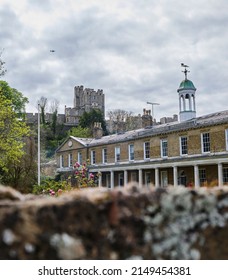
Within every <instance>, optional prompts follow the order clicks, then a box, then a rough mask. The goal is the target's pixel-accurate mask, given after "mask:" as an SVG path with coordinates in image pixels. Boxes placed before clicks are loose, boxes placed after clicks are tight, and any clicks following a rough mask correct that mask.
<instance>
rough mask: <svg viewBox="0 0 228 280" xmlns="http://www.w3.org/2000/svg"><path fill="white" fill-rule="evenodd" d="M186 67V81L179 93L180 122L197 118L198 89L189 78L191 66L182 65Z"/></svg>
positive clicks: (181, 85)
mask: <svg viewBox="0 0 228 280" xmlns="http://www.w3.org/2000/svg"><path fill="white" fill-rule="evenodd" d="M181 66H182V67H184V71H182V72H183V73H184V74H185V79H184V80H183V81H182V82H181V83H180V86H179V88H178V89H177V92H178V93H179V116H180V118H179V119H180V121H181V122H183V121H187V120H190V119H193V118H195V117H196V103H195V92H196V88H195V86H194V84H193V82H192V81H190V80H189V79H188V78H187V74H188V72H190V71H188V70H187V68H188V67H189V66H187V65H185V64H184V63H181Z"/></svg>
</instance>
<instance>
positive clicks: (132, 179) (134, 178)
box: [131, 172, 137, 182]
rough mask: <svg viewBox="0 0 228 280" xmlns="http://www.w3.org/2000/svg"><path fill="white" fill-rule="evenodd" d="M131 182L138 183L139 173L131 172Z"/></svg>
mask: <svg viewBox="0 0 228 280" xmlns="http://www.w3.org/2000/svg"><path fill="white" fill-rule="evenodd" d="M131 182H137V173H136V172H131Z"/></svg>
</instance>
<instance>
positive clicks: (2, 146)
mask: <svg viewBox="0 0 228 280" xmlns="http://www.w3.org/2000/svg"><path fill="white" fill-rule="evenodd" d="M28 135H29V128H28V127H27V125H26V124H25V122H23V121H21V120H20V119H18V116H17V114H16V112H15V110H14V105H13V102H12V101H11V100H9V99H7V98H6V96H5V94H4V93H3V92H2V90H1V88H0V168H1V169H2V170H4V171H5V172H8V171H9V170H10V166H9V162H12V161H16V162H19V161H20V159H21V157H22V156H23V154H24V150H23V147H24V137H26V136H28Z"/></svg>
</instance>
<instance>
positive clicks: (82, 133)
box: [67, 126, 91, 138]
mask: <svg viewBox="0 0 228 280" xmlns="http://www.w3.org/2000/svg"><path fill="white" fill-rule="evenodd" d="M67 134H68V136H74V137H81V138H89V137H91V132H90V129H89V128H87V127H81V126H78V127H73V128H72V129H71V130H69V131H68V132H67Z"/></svg>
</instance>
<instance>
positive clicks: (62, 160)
mask: <svg viewBox="0 0 228 280" xmlns="http://www.w3.org/2000/svg"><path fill="white" fill-rule="evenodd" d="M59 166H60V168H62V167H64V158H63V155H60V157H59Z"/></svg>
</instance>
